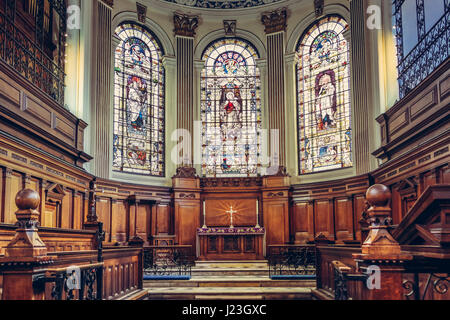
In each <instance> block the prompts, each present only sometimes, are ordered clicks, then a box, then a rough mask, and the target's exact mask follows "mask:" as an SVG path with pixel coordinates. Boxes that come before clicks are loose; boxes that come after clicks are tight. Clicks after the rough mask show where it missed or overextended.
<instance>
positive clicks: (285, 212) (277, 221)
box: [264, 201, 289, 245]
mask: <svg viewBox="0 0 450 320" xmlns="http://www.w3.org/2000/svg"><path fill="white" fill-rule="evenodd" d="M264 227H265V228H266V233H267V234H266V241H267V242H266V243H267V245H275V244H285V243H287V242H288V241H289V204H288V202H287V201H271V202H265V203H264Z"/></svg>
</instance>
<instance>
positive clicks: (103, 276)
mask: <svg viewBox="0 0 450 320" xmlns="http://www.w3.org/2000/svg"><path fill="white" fill-rule="evenodd" d="M16 204H17V207H18V208H19V210H18V211H17V213H16V215H17V219H18V223H17V225H16V227H15V228H13V227H11V226H0V235H2V236H3V237H4V238H3V239H6V237H7V236H8V235H9V236H10V238H9V239H10V240H9V243H8V244H7V245H6V246H4V252H5V255H4V256H3V257H0V285H1V287H2V297H1V298H2V299H3V300H52V299H56V300H63V299H64V300H98V299H104V300H111V299H121V298H123V297H130V296H133V294H134V293H136V294H137V293H140V292H141V291H143V290H142V289H143V279H142V270H143V250H142V247H135V246H120V247H118V246H111V247H110V246H105V247H103V241H104V232H103V224H102V223H101V222H97V221H96V220H95V219H90V223H89V224H87V227H89V228H90V230H82V231H70V230H59V229H48V228H44V229H43V230H42V231H43V232H42V237H41V229H38V224H37V219H38V216H39V213H38V212H37V211H36V208H37V207H38V204H39V195H38V194H37V193H36V192H35V191H33V190H23V191H21V192H19V194H18V196H17V197H16ZM91 213H92V212H91ZM93 213H95V212H93ZM91 218H92V217H91ZM14 229H15V230H14ZM1 230H3V231H4V232H3V233H2V232H1ZM13 230H14V232H12V231H13ZM38 231H39V232H38ZM11 239H12V240H11ZM44 239H45V240H44ZM47 242H48V243H51V244H52V247H51V249H52V251H51V252H49V250H48V249H47V246H46V244H47ZM80 242H81V243H83V244H84V245H81V244H80ZM80 249H81V250H80ZM74 271H75V272H74ZM71 281H75V282H77V281H78V286H76V289H73V287H72V284H73V283H72V282H71ZM18 288H19V289H18Z"/></svg>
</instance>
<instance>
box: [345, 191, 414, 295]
mask: <svg viewBox="0 0 450 320" xmlns="http://www.w3.org/2000/svg"><path fill="white" fill-rule="evenodd" d="M366 199H367V202H368V204H369V206H370V207H369V209H367V215H368V222H369V224H370V227H369V235H368V237H367V239H366V241H365V242H364V244H363V245H362V253H361V254H354V255H353V258H354V259H355V261H356V262H357V266H358V269H359V271H360V272H363V273H369V272H368V270H369V269H371V266H376V267H378V268H379V270H380V274H379V275H380V287H379V288H368V287H367V285H366V286H365V287H364V288H365V290H364V291H363V296H362V297H361V299H364V300H403V299H404V296H403V288H402V273H403V271H404V267H403V262H404V261H408V260H412V256H411V255H409V254H404V253H402V252H401V248H400V245H399V244H398V242H397V241H396V240H395V239H394V238H393V237H392V235H391V234H390V233H389V228H390V225H391V223H392V218H391V208H390V202H391V192H390V191H389V189H388V188H387V187H386V186H384V185H381V184H376V185H374V186H372V187H370V188H369V189H368V190H367V193H366Z"/></svg>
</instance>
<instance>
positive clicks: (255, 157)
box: [201, 38, 261, 177]
mask: <svg viewBox="0 0 450 320" xmlns="http://www.w3.org/2000/svg"><path fill="white" fill-rule="evenodd" d="M258 58H259V56H258V52H257V50H256V49H255V48H254V47H253V46H252V45H251V44H250V43H249V42H247V41H245V40H242V39H239V38H226V39H221V40H217V41H215V42H213V43H212V44H210V45H209V46H208V48H207V49H206V50H205V52H204V53H203V60H204V61H205V68H204V69H203V72H202V76H201V120H202V174H203V175H204V176H217V177H219V176H230V175H234V176H255V175H257V174H259V168H260V166H261V157H260V154H261V150H260V148H261V141H260V140H261V80H260V73H259V69H258V68H257V67H256V60H257V59H258Z"/></svg>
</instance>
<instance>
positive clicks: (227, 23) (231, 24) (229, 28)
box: [223, 20, 236, 36]
mask: <svg viewBox="0 0 450 320" xmlns="http://www.w3.org/2000/svg"><path fill="white" fill-rule="evenodd" d="M223 28H224V30H225V35H226V36H235V35H236V20H224V21H223Z"/></svg>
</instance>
